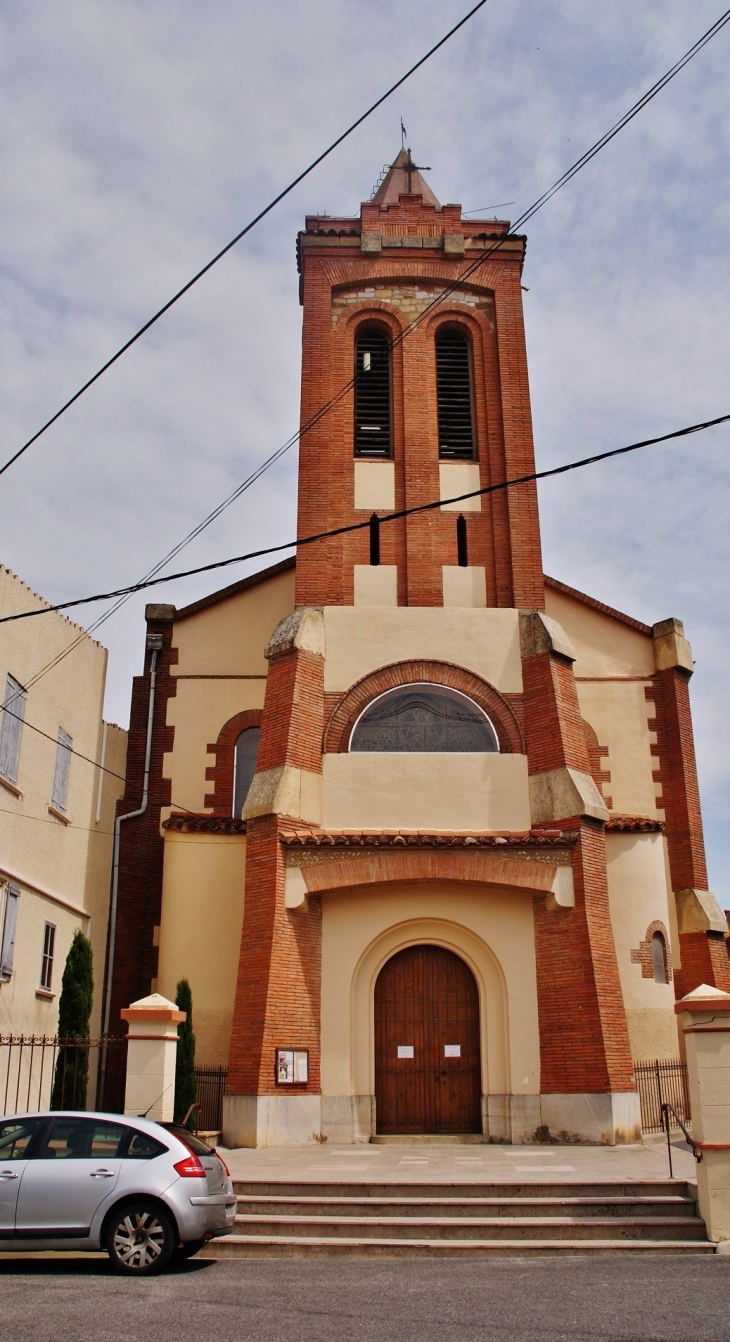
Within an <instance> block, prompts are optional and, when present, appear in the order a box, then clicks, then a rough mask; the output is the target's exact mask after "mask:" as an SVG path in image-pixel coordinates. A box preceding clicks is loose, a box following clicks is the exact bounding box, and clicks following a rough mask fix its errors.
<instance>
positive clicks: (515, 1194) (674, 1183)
mask: <svg viewBox="0 0 730 1342" xmlns="http://www.w3.org/2000/svg"><path fill="white" fill-rule="evenodd" d="M334 1173H335V1172H334V1171H333V1175H334ZM233 1188H234V1191H235V1192H236V1193H237V1194H238V1195H239V1196H240V1197H278V1198H299V1197H305V1198H306V1197H310V1198H311V1197H317V1198H330V1197H339V1198H357V1199H360V1198H407V1199H409V1200H410V1199H411V1198H413V1197H420V1198H450V1199H456V1200H458V1201H459V1202H464V1203H469V1202H472V1201H473V1200H475V1199H477V1200H478V1199H484V1198H492V1199H494V1198H497V1199H503V1198H539V1199H543V1198H575V1197H581V1198H598V1199H599V1200H600V1201H604V1200H605V1199H606V1198H616V1197H629V1198H637V1197H640V1198H647V1197H648V1198H660V1199H662V1200H663V1199H665V1198H667V1197H682V1198H691V1199H692V1200H694V1199H695V1198H696V1197H697V1186H696V1184H691V1183H689V1182H688V1181H687V1180H686V1179H673V1180H672V1179H648V1180H645V1179H637V1180H625V1179H617V1180H608V1179H606V1180H600V1181H590V1180H588V1181H584V1180H582V1179H581V1180H574V1181H573V1182H567V1181H558V1180H555V1181H554V1182H551V1183H536V1182H534V1181H530V1180H529V1179H526V1180H524V1182H514V1183H486V1182H480V1181H478V1180H471V1179H470V1180H469V1181H468V1182H467V1181H464V1182H463V1183H462V1182H457V1181H454V1180H451V1181H448V1182H447V1181H441V1180H438V1181H437V1180H431V1179H423V1180H421V1179H420V1178H419V1179H418V1182H414V1181H413V1180H408V1181H407V1182H403V1183H396V1182H394V1183H383V1182H382V1181H381V1180H378V1179H372V1180H366V1181H360V1182H357V1183H356V1182H350V1181H347V1180H341V1179H337V1178H335V1177H333V1178H332V1179H326V1180H324V1181H322V1182H320V1181H317V1182H314V1181H306V1180H296V1181H293V1180H277V1179H261V1180H259V1179H256V1180H254V1179H234V1180H233Z"/></svg>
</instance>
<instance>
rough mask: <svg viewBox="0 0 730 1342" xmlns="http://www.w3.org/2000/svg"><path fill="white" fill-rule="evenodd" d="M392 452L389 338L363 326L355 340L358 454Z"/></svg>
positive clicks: (359, 455) (374, 454)
mask: <svg viewBox="0 0 730 1342" xmlns="http://www.w3.org/2000/svg"><path fill="white" fill-rule="evenodd" d="M390 454H391V430H390V340H389V339H388V337H387V335H386V334H385V332H384V331H380V330H378V329H377V327H364V328H362V329H361V330H360V331H358V334H357V339H356V341H355V456H356V457H389V456H390Z"/></svg>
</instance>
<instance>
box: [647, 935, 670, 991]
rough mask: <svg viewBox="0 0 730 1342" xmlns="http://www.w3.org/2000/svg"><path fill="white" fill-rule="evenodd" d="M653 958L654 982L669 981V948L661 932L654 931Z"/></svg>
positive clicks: (652, 941) (652, 940)
mask: <svg viewBox="0 0 730 1342" xmlns="http://www.w3.org/2000/svg"><path fill="white" fill-rule="evenodd" d="M651 959H652V965H653V967H654V982H655V983H667V982H668V979H667V948H666V945H665V944H664V937H663V936H662V934H661V932H654V934H653V935H652V939H651Z"/></svg>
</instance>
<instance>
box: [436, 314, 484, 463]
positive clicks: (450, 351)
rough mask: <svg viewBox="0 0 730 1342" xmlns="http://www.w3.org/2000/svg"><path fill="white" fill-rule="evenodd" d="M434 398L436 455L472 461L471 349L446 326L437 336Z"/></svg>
mask: <svg viewBox="0 0 730 1342" xmlns="http://www.w3.org/2000/svg"><path fill="white" fill-rule="evenodd" d="M436 400H437V404H438V428H439V456H440V457H442V458H443V459H444V460H446V461H450V460H473V459H474V457H475V456H476V452H475V450H474V449H475V441H474V422H473V408H472V379H471V348H470V345H469V341H468V339H467V337H466V336H465V335H462V334H461V333H460V332H459V331H454V330H451V329H449V328H447V329H446V330H445V331H440V332H439V334H438V335H437V336H436Z"/></svg>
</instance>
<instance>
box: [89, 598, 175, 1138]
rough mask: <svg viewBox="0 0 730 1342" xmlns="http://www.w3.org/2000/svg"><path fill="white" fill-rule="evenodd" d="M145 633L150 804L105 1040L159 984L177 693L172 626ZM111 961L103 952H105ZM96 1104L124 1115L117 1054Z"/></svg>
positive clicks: (131, 769) (128, 853)
mask: <svg viewBox="0 0 730 1342" xmlns="http://www.w3.org/2000/svg"><path fill="white" fill-rule="evenodd" d="M147 630H148V632H150V633H152V632H159V633H161V634H162V636H163V640H164V649H163V651H162V652H161V653H159V654H158V658H157V689H156V694H155V714H154V726H153V735H152V753H151V757H150V782H149V801H148V805H147V810H146V811H145V813H144V815H141V816H139V817H137V819H134V820H127V821H124V822H123V824H122V826H121V831H120V834H121V840H120V849H119V887H118V905H117V926H116V939H115V950H114V974H113V980H112V987H111V1014H110V1023H109V1029H110V1033H111V1034H113V1035H118V1036H126V1033H127V1027H126V1025H125V1024H124V1022H123V1021H121V1020H120V1017H119V1012H120V1011H121V1010H122V1008H123V1007H128V1006H129V1004H130V1002H134V1001H136V1000H137V999H138V998H140V997H146V996H147V995H148V993H149V992H150V991H151V984H152V979H153V978H156V976H157V949H156V947H154V946H153V944H152V940H153V933H154V928H155V927H156V926H157V925H158V924H159V922H160V912H161V907H162V861H163V848H164V842H163V839H162V837H161V835H160V811H161V808H162V807H163V806H165V805H169V804H170V801H171V796H170V781H169V779H164V778H163V777H162V760H163V755H164V753H165V752H166V751H170V750H172V747H173V738H174V730H175V729H174V727H168V726H167V704H168V700H169V699H171V698H172V697H173V696H174V695H175V693H176V690H177V685H176V680H175V677H174V676H172V675H171V674H170V668H171V667H172V666H173V665H174V664H175V663H176V662H177V649H176V648H172V647H171V646H170V645H171V640H172V630H173V626H172V623H170V622H154V621H153V622H151V623H149V624H148V626H147ZM151 659H152V653H151V652H149V651H147V652H146V653H145V663H144V666H145V669H144V675H142V676H135V678H134V680H133V682H132V705H131V713H130V723H129V745H128V749H127V774H126V780H127V781H126V787H125V791H124V796H123V797H121V798H120V800H119V801H118V802H117V815H124V814H126V812H128V811H135V810H137V808H138V807H139V806H140V804H141V801H142V787H143V780H144V759H145V747H146V742H147V715H148V711H149V693H150V665H151ZM107 955H108V952H107ZM97 1104H98V1105H99V1106H100V1107H103V1108H104V1109H106V1110H109V1111H111V1112H116V1111H119V1112H121V1111H122V1110H123V1108H124V1066H123V1063H122V1059H121V1058H119V1057H117V1055H116V1053H115V1051H114V1050H110V1051H109V1055H108V1060H107V1074H106V1085H105V1093H104V1095H103V1096H102V1095H100V1096H99V1097H98V1099H97Z"/></svg>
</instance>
